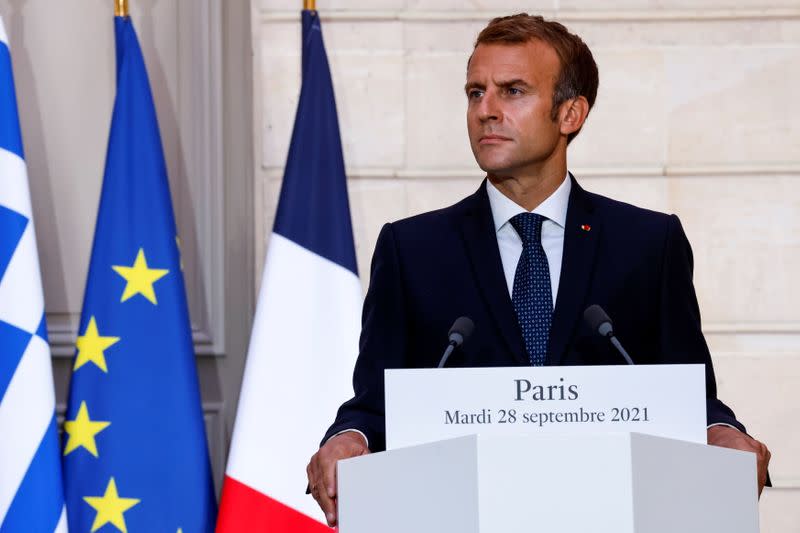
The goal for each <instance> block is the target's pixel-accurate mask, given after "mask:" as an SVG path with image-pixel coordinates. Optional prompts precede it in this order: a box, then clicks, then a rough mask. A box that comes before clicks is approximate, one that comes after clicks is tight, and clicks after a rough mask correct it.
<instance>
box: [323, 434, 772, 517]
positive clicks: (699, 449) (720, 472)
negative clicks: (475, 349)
mask: <svg viewBox="0 0 800 533" xmlns="http://www.w3.org/2000/svg"><path fill="white" fill-rule="evenodd" d="M338 485H339V491H338V492H339V531H340V532H341V533H409V532H414V533H479V532H480V533H512V532H516V531H535V532H546V533H757V532H758V501H757V487H756V462H755V455H753V454H750V453H745V452H739V451H735V450H728V449H723V448H717V447H713V446H706V445H702V444H697V443H690V442H684V441H678V440H673V439H666V438H663V437H655V436H650V435H643V434H637V433H609V434H601V435H591V436H577V435H563V436H559V435H539V436H524V435H520V436H480V435H470V436H466V437H459V438H455V439H450V440H445V441H439V442H434V443H430V444H423V445H419V446H412V447H408V448H399V449H395V450H391V451H387V452H382V453H377V454H372V455H367V456H362V457H357V458H353V459H348V460H345V461H340V462H339V466H338Z"/></svg>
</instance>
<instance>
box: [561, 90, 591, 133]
mask: <svg viewBox="0 0 800 533" xmlns="http://www.w3.org/2000/svg"><path fill="white" fill-rule="evenodd" d="M588 115H589V102H588V101H587V100H586V97H585V96H578V97H577V98H572V99H570V100H567V101H566V102H564V103H563V104H561V113H560V119H561V134H562V135H570V134H572V133H575V132H576V131H578V130H579V129H581V127H582V126H583V123H584V122H586V117H587V116H588Z"/></svg>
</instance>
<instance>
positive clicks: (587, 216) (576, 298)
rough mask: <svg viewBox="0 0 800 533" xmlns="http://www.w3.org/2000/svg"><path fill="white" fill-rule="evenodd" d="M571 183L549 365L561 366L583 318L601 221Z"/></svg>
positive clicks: (552, 326)
mask: <svg viewBox="0 0 800 533" xmlns="http://www.w3.org/2000/svg"><path fill="white" fill-rule="evenodd" d="M570 179H571V180H572V190H571V192H570V195H569V206H568V208H567V221H566V227H565V229H564V254H563V257H562V261H561V278H560V280H559V283H558V297H557V298H556V307H555V309H554V310H553V322H552V325H551V327H550V346H549V350H548V352H549V356H550V362H549V364H551V365H558V364H560V362H561V360H562V359H563V357H564V355H565V352H566V348H567V344H568V343H569V340H570V338H571V335H572V332H573V330H574V329H575V327H576V325H577V324H578V321H579V320H582V317H583V310H584V309H583V307H584V305H585V303H586V302H585V299H586V292H587V290H588V289H589V282H590V280H591V276H592V272H593V271H594V268H593V265H594V258H595V252H596V251H597V243H598V241H599V237H600V232H601V230H602V228H601V224H600V220H599V219H598V218H597V216H596V215H595V214H594V212H593V209H592V205H591V200H590V199H589V197H588V195H587V194H586V192H585V191H584V190H583V189H582V188H581V187H580V185H578V182H577V181H575V178H574V177H572V175H570Z"/></svg>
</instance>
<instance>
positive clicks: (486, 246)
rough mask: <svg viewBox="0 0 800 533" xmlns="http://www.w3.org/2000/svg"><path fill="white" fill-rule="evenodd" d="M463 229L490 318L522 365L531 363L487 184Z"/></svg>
mask: <svg viewBox="0 0 800 533" xmlns="http://www.w3.org/2000/svg"><path fill="white" fill-rule="evenodd" d="M459 226H460V228H461V233H462V236H463V238H464V244H465V246H466V248H467V252H468V255H469V258H470V262H471V264H472V269H473V274H474V277H475V281H476V284H477V285H478V287H479V288H480V290H481V293H482V295H483V298H484V300H485V301H486V304H487V305H488V307H489V310H490V313H489V314H490V315H491V316H492V318H493V319H494V322H495V325H496V326H497V328H498V330H499V331H500V336H501V337H502V338H503V340H504V342H505V345H506V348H507V349H508V350H509V352H510V353H511V354H513V356H514V357H515V358H516V359H517V360H518V361H519V362H520V363H527V362H528V355H527V353H526V352H525V343H524V341H523V339H522V334H521V333H520V330H519V325H518V324H517V315H516V314H515V313H514V306H513V305H512V303H511V298H510V297H509V295H508V286H507V285H506V280H505V275H504V274H503V265H502V262H501V259H500V251H499V250H498V248H497V236H496V234H495V229H494V221H493V219H492V211H491V208H490V207H489V197H488V195H487V194H486V182H485V180H484V183H483V184H481V187H480V189H478V191H477V192H476V193H475V194H473V195H472V196H471V197H470V202H468V205H467V208H466V210H465V213H464V220H463V223H462V224H459ZM478 327H481V326H480V325H478Z"/></svg>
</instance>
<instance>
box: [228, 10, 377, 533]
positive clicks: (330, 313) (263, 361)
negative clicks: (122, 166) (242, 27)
mask: <svg viewBox="0 0 800 533" xmlns="http://www.w3.org/2000/svg"><path fill="white" fill-rule="evenodd" d="M302 22H303V85H302V89H301V93H300V102H299V104H298V109H297V116H296V118H295V125H294V131H293V133H292V142H291V147H290V149H289V156H288V160H287V163H286V169H285V173H284V178H283V185H282V188H281V194H280V199H279V203H278V211H277V215H276V217H275V225H274V228H273V231H272V236H271V237H270V241H269V246H268V249H267V257H266V262H265V265H264V273H263V277H262V281H261V289H260V293H259V297H258V306H257V309H256V315H255V320H254V323H253V331H252V336H251V339H250V348H249V351H248V354H247V364H246V366H245V373H244V380H243V382H242V389H241V394H240V397H239V407H238V411H237V414H236V424H235V427H234V432H233V440H232V443H231V449H230V456H229V459H228V465H227V469H226V476H225V482H224V485H223V490H222V500H221V503H220V509H219V518H218V522H217V532H218V533H234V532H243V531H248V532H249V531H269V532H270V533H284V532H285V533H312V532H318V531H319V532H321V531H330V528H328V527H327V526H326V525H325V519H324V516H323V513H322V512H321V511H320V509H319V508H318V507H317V504H316V502H315V501H314V500H313V499H312V498H311V496H308V495H306V494H305V488H306V470H305V469H306V465H307V464H308V460H309V459H310V458H311V456H312V455H313V454H314V453H315V452H316V451H317V449H318V447H319V439H320V437H321V436H322V435H323V434H324V432H325V429H326V428H327V427H328V426H329V424H330V422H331V421H332V420H333V419H334V416H335V414H336V409H337V407H338V406H339V405H340V404H341V403H342V402H343V401H344V400H346V399H347V398H348V397H349V396H351V395H352V389H351V388H350V381H351V377H352V369H353V364H354V362H355V358H356V356H357V354H358V336H359V332H360V324H359V316H360V313H361V304H362V290H361V284H360V282H359V280H358V273H357V268H356V255H355V247H354V245H353V230H352V227H351V224H350V209H349V205H348V199H347V181H346V176H345V171H344V160H343V158H342V145H341V140H340V138H339V124H338V120H337V118H336V103H335V100H334V94H333V84H332V82H331V76H330V70H329V66H328V60H327V57H326V54H325V46H324V43H323V40H322V31H321V26H320V20H319V15H318V13H317V12H316V11H303V14H302Z"/></svg>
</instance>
